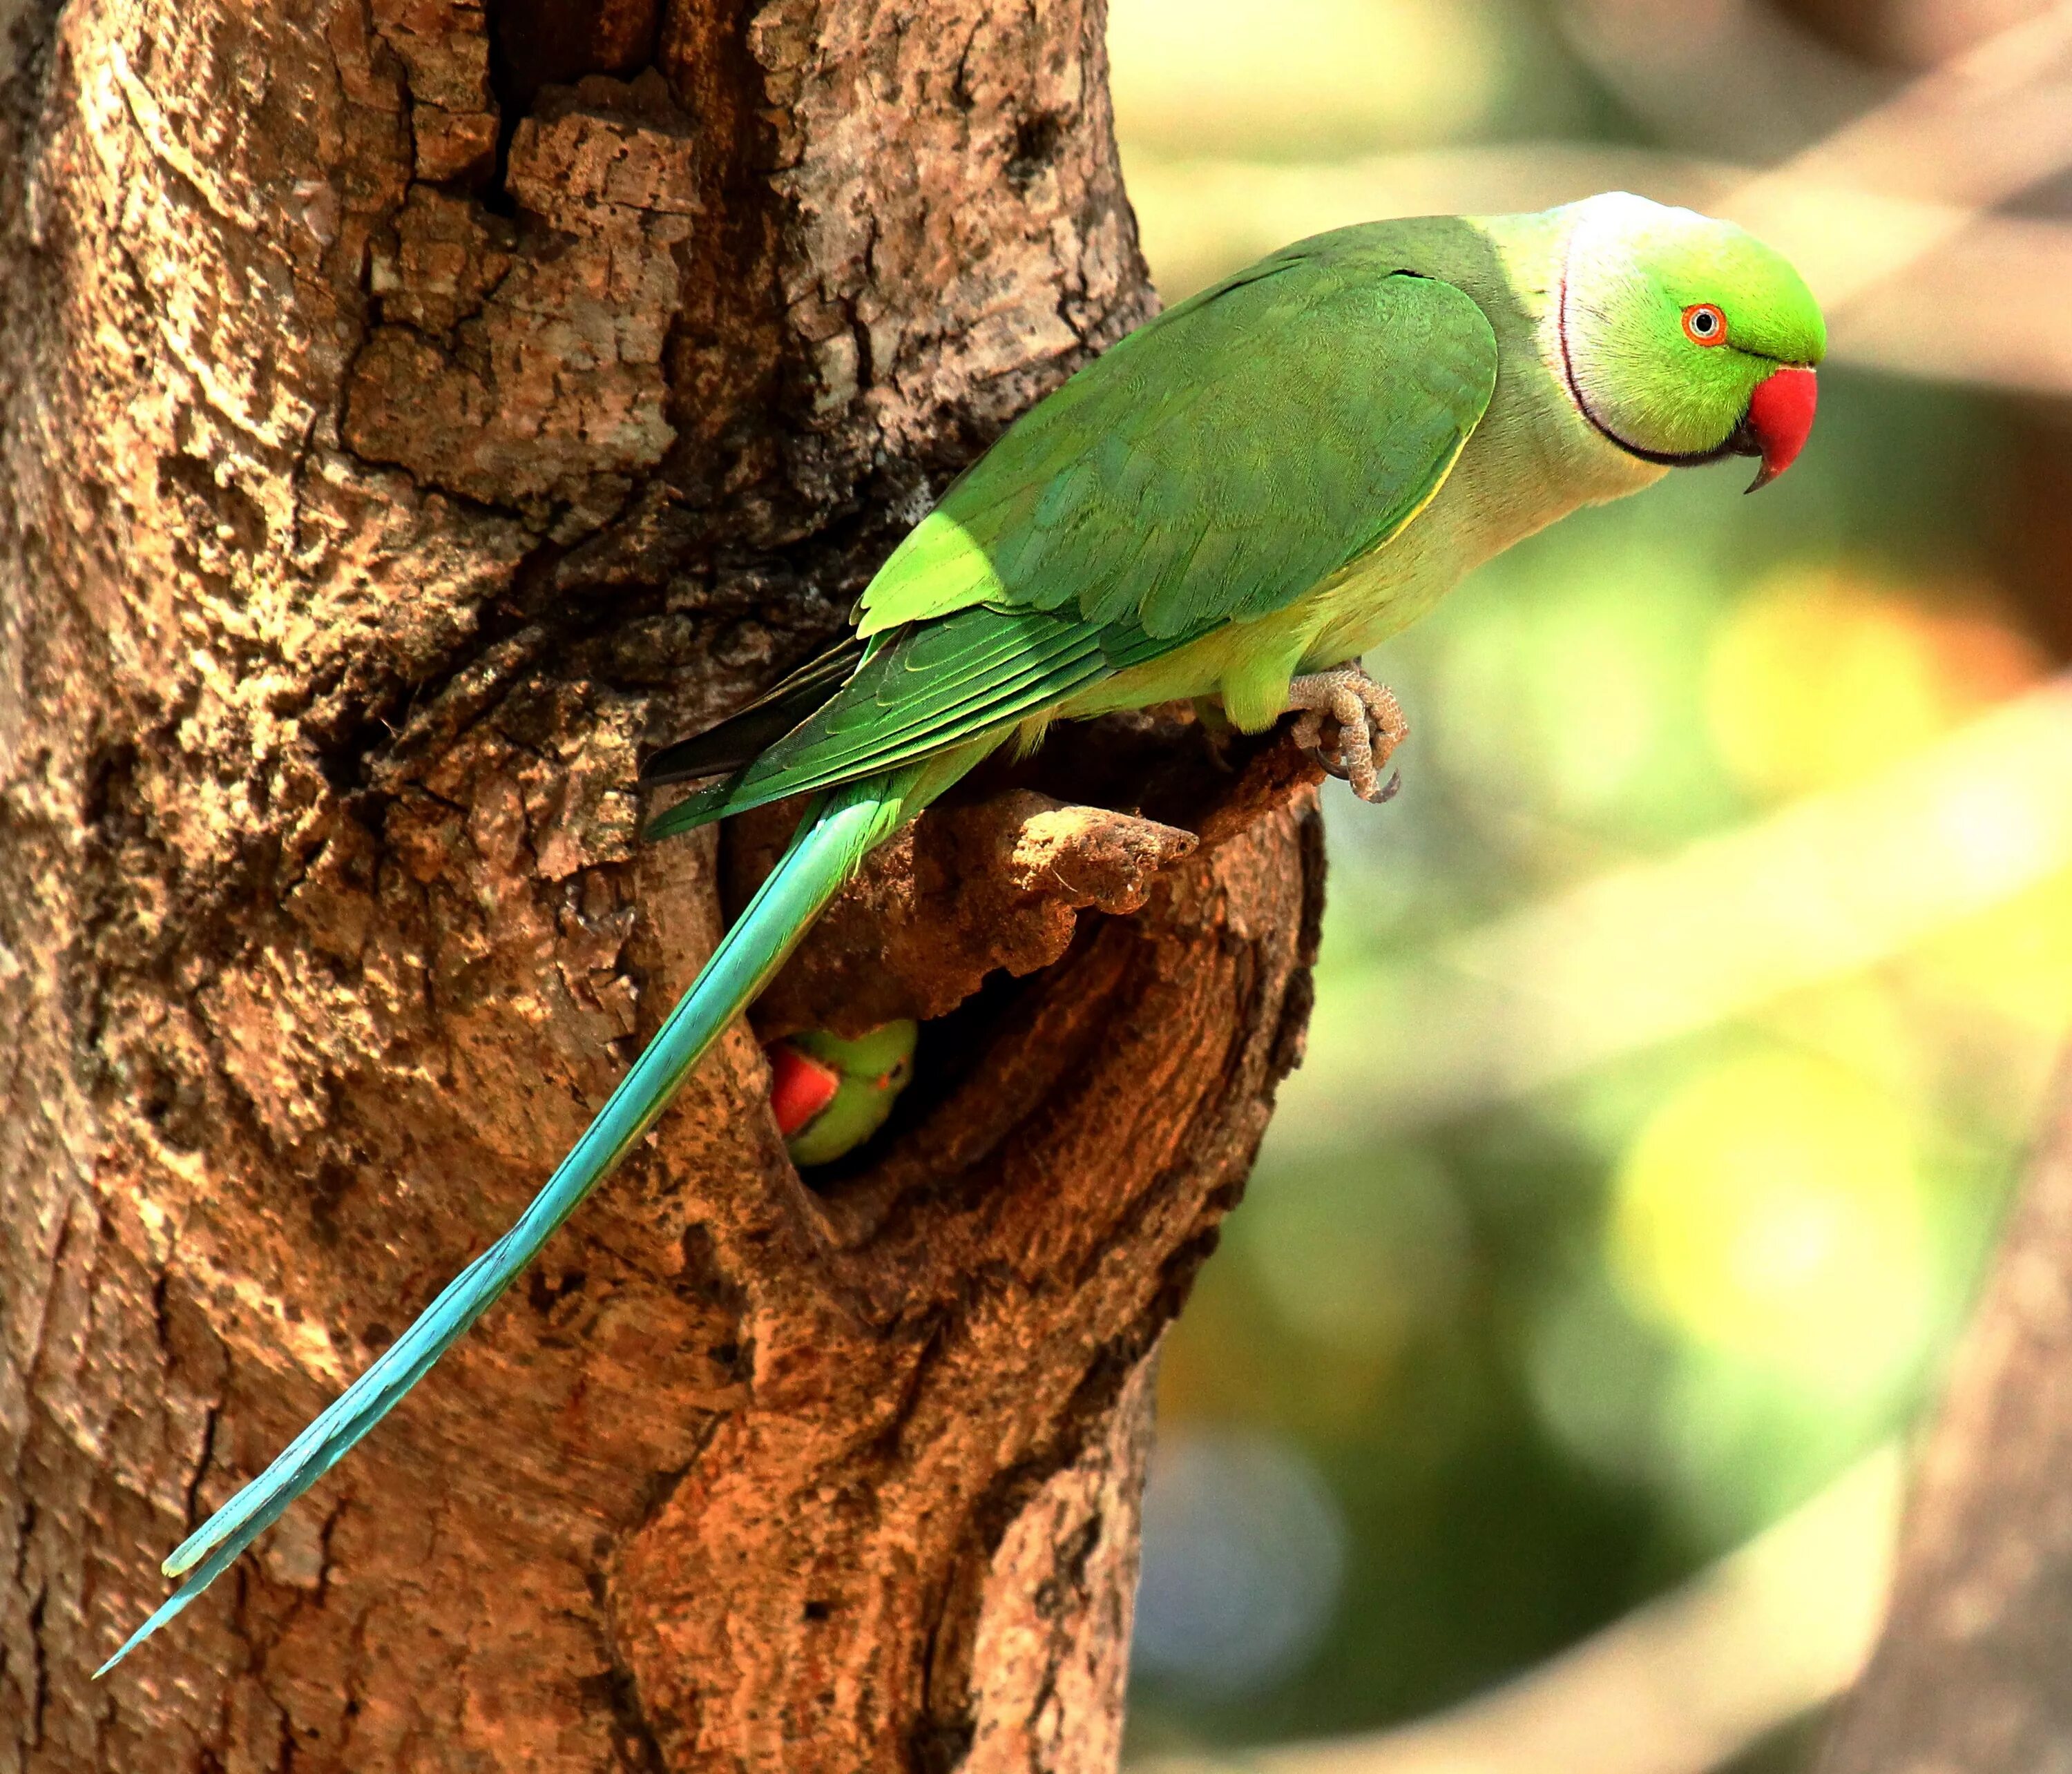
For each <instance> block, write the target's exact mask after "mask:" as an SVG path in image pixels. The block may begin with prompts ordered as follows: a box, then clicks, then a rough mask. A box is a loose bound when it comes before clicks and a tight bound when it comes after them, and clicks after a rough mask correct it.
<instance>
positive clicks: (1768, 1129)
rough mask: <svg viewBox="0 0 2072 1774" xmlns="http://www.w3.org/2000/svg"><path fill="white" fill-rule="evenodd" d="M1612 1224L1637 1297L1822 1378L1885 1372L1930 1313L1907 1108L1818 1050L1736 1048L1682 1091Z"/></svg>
mask: <svg viewBox="0 0 2072 1774" xmlns="http://www.w3.org/2000/svg"><path fill="white" fill-rule="evenodd" d="M1608 1230H1609V1240H1610V1250H1609V1257H1610V1260H1611V1268H1612V1272H1613V1274H1614V1277H1615V1279H1617V1281H1618V1283H1619V1285H1620V1287H1621V1289H1622V1291H1623V1292H1624V1293H1625V1295H1626V1297H1627V1298H1628V1300H1629V1301H1630V1304H1632V1305H1633V1307H1634V1309H1635V1310H1636V1311H1638V1312H1641V1313H1642V1314H1643V1315H1644V1316H1649V1317H1651V1318H1653V1319H1655V1320H1656V1321H1658V1322H1659V1323H1661V1324H1663V1325H1665V1326H1666V1327H1667V1328H1671V1329H1673V1330H1675V1332H1677V1333H1679V1334H1681V1335H1683V1336H1684V1337H1688V1338H1690V1339H1692V1341H1696V1342H1699V1343H1702V1344H1705V1345H1711V1346H1712V1347H1714V1348H1716V1349H1720V1350H1723V1351H1726V1352H1729V1353H1733V1354H1737V1355H1739V1356H1741V1357H1744V1358H1747V1359H1751V1360H1753V1361H1758V1362H1761V1363H1762V1364H1765V1365H1768V1366H1770V1367H1772V1368H1774V1369H1776V1370H1779V1371H1781V1372H1782V1373H1785V1374H1790V1375H1791V1376H1794V1377H1795V1378H1798V1379H1799V1381H1801V1382H1803V1384H1805V1385H1806V1386H1807V1387H1808V1388H1809V1389H1814V1390H1857V1389H1860V1388H1864V1387H1866V1386H1875V1385H1877V1383H1879V1382H1881V1380H1882V1379H1883V1378H1885V1377H1886V1376H1887V1375H1889V1374H1891V1373H1892V1372H1893V1370H1895V1369H1897V1368H1899V1367H1901V1366H1904V1365H1905V1364H1906V1363H1908V1362H1910V1361H1913V1360H1914V1359H1915V1358H1917V1357H1918V1354H1919V1353H1920V1349H1921V1345H1922V1339H1923V1337H1925V1336H1926V1333H1927V1331H1928V1329H1929V1328H1930V1318H1931V1315H1932V1312H1933V1308H1934V1281H1935V1278H1934V1273H1933V1269H1932V1263H1931V1261H1930V1243H1929V1238H1928V1228H1927V1225H1926V1209H1925V1205H1924V1201H1923V1196H1922V1180H1921V1161H1920V1157H1919V1154H1918V1151H1917V1149H1916V1137H1915V1135H1914V1131H1913V1128H1912V1126H1911V1122H1910V1117H1909V1116H1908V1115H1906V1114H1905V1112H1904V1111H1903V1110H1902V1108H1901V1106H1900V1105H1898V1104H1897V1103H1895V1102H1894V1101H1893V1099H1892V1098H1890V1097H1889V1095H1887V1094H1885V1092H1883V1091H1881V1090H1878V1089H1877V1088H1876V1087H1875V1086H1872V1085H1871V1084H1869V1083H1868V1082H1865V1081H1864V1079H1863V1078H1861V1077H1860V1076H1859V1075H1858V1074H1855V1073H1853V1072H1851V1071H1849V1070H1847V1069H1846V1068H1844V1067H1843V1066H1840V1065H1838V1064H1836V1063H1835V1062H1832V1061H1830V1060H1827V1059H1824V1058H1822V1057H1817V1056H1815V1055H1811V1054H1807V1053H1797V1052H1792V1051H1782V1050H1780V1051H1775V1052H1768V1053H1757V1054H1753V1055H1750V1056H1747V1057H1741V1058H1737V1059H1731V1060H1729V1061H1726V1062H1724V1063H1721V1064H1719V1065H1717V1066H1714V1067H1712V1068H1711V1069H1709V1070H1706V1071H1704V1072H1702V1073H1700V1074H1699V1075H1698V1076H1697V1077H1696V1078H1694V1079H1692V1081H1691V1082H1688V1084H1686V1085H1685V1086H1683V1088H1682V1089H1680V1090H1678V1091H1677V1092H1676V1093H1675V1094H1674V1095H1672V1096H1671V1098H1670V1099H1669V1100H1668V1101H1667V1103H1664V1104H1663V1106H1662V1107H1661V1108H1659V1110H1658V1111H1656V1112H1655V1115H1653V1116H1652V1117H1651V1119H1649V1120H1648V1121H1647V1123H1646V1124H1645V1125H1644V1126H1643V1127H1642V1129H1641V1131H1640V1132H1639V1134H1638V1135H1637V1137H1636V1138H1635V1139H1634V1141H1633V1142H1632V1144H1631V1145H1630V1147H1629V1148H1627V1150H1626V1154H1625V1156H1624V1158H1623V1160H1622V1163H1621V1164H1620V1166H1619V1169H1618V1177H1617V1180H1616V1182H1615V1185H1614V1201H1613V1209H1612V1213H1611V1216H1610V1219H1609V1229H1608Z"/></svg>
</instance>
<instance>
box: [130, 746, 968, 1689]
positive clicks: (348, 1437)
mask: <svg viewBox="0 0 2072 1774" xmlns="http://www.w3.org/2000/svg"><path fill="white" fill-rule="evenodd" d="M949 762H950V760H948V759H946V758H937V759H934V760H931V761H930V762H927V763H924V764H922V765H919V766H910V767H909V768H907V769H905V770H900V771H898V772H896V773H895V774H891V775H888V776H880V777H874V778H870V779H868V780H866V781H865V782H857V783H854V784H851V785H850V786H847V787H845V788H842V789H840V790H836V791H834V792H833V794H831V795H829V796H828V798H827V799H825V800H824V802H822V803H820V806H819V807H817V808H816V809H815V810H814V811H812V812H811V813H809V814H808V816H807V817H806V819H804V820H803V821H802V822H801V823H800V828H799V835H798V836H796V837H795V838H794V839H793V840H791V848H790V849H789V850H787V852H785V854H784V857H783V860H782V861H780V862H779V864H778V865H777V867H776V869H775V872H773V873H771V877H770V878H769V879H768V880H767V881H765V882H764V883H763V886H762V889H761V890H760V891H759V892H758V893H757V894H756V895H755V897H754V899H753V900H751V901H750V902H749V905H748V909H747V910H746V911H744V912H743V913H742V914H741V916H740V918H738V920H737V921H736V922H735V923H734V926H733V928H732V929H730V930H728V931H727V933H726V936H725V937H723V938H722V939H721V942H720V945H719V947H717V949H715V950H714V951H713V956H712V959H710V960H709V961H708V962H707V963H705V967H704V968H703V970H702V971H701V972H700V973H699V975H698V976H697V979H695V980H693V982H692V984H691V988H690V990H689V991H688V992H685V994H684V996H683V997H682V999H681V1000H680V1001H679V1002H678V1004H677V1005H676V1008H675V1009H674V1010H672V1011H671V1012H669V1016H668V1020H667V1021H666V1022H664V1024H663V1025H662V1027H661V1029H660V1030H659V1031H658V1032H657V1033H656V1037H655V1038H654V1040H653V1041H650V1042H649V1043H648V1046H647V1049H646V1050H645V1051H643V1053H642V1054H641V1055H640V1057H639V1059H637V1060H635V1062H634V1063H633V1067H632V1070H631V1071H629V1072H627V1074H626V1076H625V1077H624V1078H623V1079H621V1080H620V1081H619V1087H618V1089H616V1090H614V1091H613V1092H612V1093H611V1098H610V1100H608V1101H607V1102H606V1103H605V1106H604V1107H602V1109H601V1110H599V1111H598V1115H597V1119H595V1120H594V1121H593V1122H591V1123H590V1127H589V1128H588V1129H587V1130H586V1131H585V1133H584V1134H583V1136H582V1139H580V1140H578V1141H577V1142H576V1144H575V1146H574V1149H573V1150H571V1151H570V1152H569V1155H568V1156H567V1157H565V1158H564V1159H563V1160H561V1164H560V1165H559V1167H558V1168H557V1169H556V1170H555V1172H554V1174H553V1176H552V1177H549V1179H548V1181H547V1185H546V1187H545V1188H544V1189H541V1191H540V1193H538V1194H537V1196H535V1197H533V1200H532V1205H531V1206H529V1207H528V1208H527V1209H525V1211H524V1213H523V1214H522V1215H521V1216H520V1218H519V1220H518V1222H517V1224H516V1225H515V1226H512V1228H511V1230H509V1231H508V1232H506V1233H505V1234H504V1236H503V1237H502V1238H499V1239H498V1240H497V1241H496V1242H495V1243H494V1244H493V1245H491V1246H490V1247H489V1248H488V1249H487V1250H485V1251H483V1254H482V1255H480V1256H479V1257H477V1258H476V1259H475V1261H474V1262H472V1263H470V1264H469V1265H468V1266H467V1267H466V1268H465V1269H463V1270H462V1271H461V1272H460V1273H459V1274H458V1275H456V1276H454V1279H452V1280H451V1281H450V1282H448V1283H446V1287H445V1288H444V1289H443V1290H442V1291H441V1292H440V1294H439V1296H438V1299H436V1300H434V1301H433V1302H432V1303H431V1304H430V1305H429V1306H428V1307H426V1308H425V1310H424V1312H422V1313H421V1314H420V1315H419V1316H418V1318H417V1322H416V1323H415V1324H413V1325H411V1327H410V1328H409V1330H407V1331H405V1333H403V1335H402V1336H401V1337H399V1338H398V1339H397V1341H395V1342H394V1343H393V1344H392V1345H390V1346H389V1348H388V1349H386V1350H385V1351H384V1352H383V1353H382V1355H381V1357H380V1359H379V1360H378V1361H376V1362H375V1364H374V1365H373V1366H372V1367H370V1368H369V1369H368V1370H367V1371H366V1372H365V1373H364V1374H361V1375H360V1378H358V1379H356V1380H355V1381H354V1382H352V1385H351V1386H348V1387H347V1388H346V1390H345V1391H344V1392H343V1393H342V1394H340V1395H339V1397H338V1398H337V1399H336V1400H335V1401H334V1402H332V1404H331V1406H330V1407H329V1408H328V1409H327V1410H326V1411H324V1412H323V1414H322V1415H320V1416H319V1417H318V1418H317V1419H316V1420H315V1422H314V1423H311V1424H310V1426H309V1427H308V1428H306V1429H305V1430H304V1431H302V1433H301V1434H300V1435H298V1436H296V1437H295V1439H294V1440H293V1441H292V1442H290V1443H289V1444H288V1446H287V1447H286V1449H284V1450H283V1451H282V1453H281V1455H280V1456H279V1457H278V1458H277V1459H276V1460H274V1462H273V1464H272V1465H270V1466H269V1467H268V1468H266V1470H265V1472H261V1474H260V1475H259V1476H257V1478H255V1479H253V1480H252V1482H251V1483H250V1484H247V1485H246V1486H245V1488H244V1489H242V1490H240V1492H238V1493H237V1494H236V1496H235V1497H232V1498H231V1500H230V1501H228V1503H226V1504H224V1506H223V1507H222V1508H221V1509H219V1510H217V1511H216V1513H215V1514H214V1515H212V1516H211V1517H209V1519H208V1521H205V1522H203V1524H202V1526H201V1527H200V1529H199V1530H198V1531H197V1532H195V1534H192V1535H191V1536H190V1537H189V1538H187V1540H186V1541H185V1542H183V1543H182V1544H181V1545H180V1546H179V1548H178V1549H177V1550H175V1552H174V1553H173V1555H172V1556H171V1558H168V1559H166V1563H165V1566H164V1569H165V1572H166V1575H167V1576H169V1577H181V1576H184V1577H185V1578H186V1579H187V1580H186V1581H185V1582H184V1583H182V1584H181V1585H180V1587H179V1589H178V1590H176V1591H175V1592H174V1593H173V1594H172V1595H169V1596H168V1597H166V1601H165V1603H164V1604H163V1605H162V1607H160V1608H159V1609H158V1612H155V1613H154V1614H153V1615H152V1616H151V1617H150V1619H149V1620H146V1621H145V1622H144V1624H142V1626H140V1627H138V1628H137V1630H136V1631H135V1632H133V1633H131V1634H130V1636H129V1640H128V1641H127V1642H126V1643H125V1644H124V1645H123V1647H122V1649H121V1650H119V1651H117V1653H115V1655H114V1656H113V1657H110V1658H109V1660H108V1661H106V1662H105V1663H104V1664H102V1665H101V1667H100V1668H99V1669H97V1670H96V1671H95V1672H94V1674H95V1675H96V1677H100V1676H104V1675H105V1674H107V1673H108V1672H109V1670H110V1669H113V1668H114V1667H115V1665H117V1664H118V1663H120V1662H121V1661H122V1660H123V1658H125V1657H127V1656H128V1655H129V1653H131V1652H132V1651H134V1650H135V1649H136V1648H137V1647H138V1645H141V1644H142V1643H143V1642H144V1641H145V1640H146V1639H147V1638H149V1637H150V1636H151V1635H152V1634H153V1633H154V1632H157V1631H158V1628H160V1627H162V1626H163V1625H164V1624H166V1622H167V1621H168V1620H171V1619H172V1618H173V1617H174V1616H175V1615H177V1614H179V1612H181V1611H182V1610H183V1608H186V1607H187V1604H188V1603H189V1602H191V1601H192V1600H193V1599H195V1596H197V1595H199V1594H200V1593H201V1592H202V1591H203V1590H204V1589H206V1588H208V1586H209V1585H210V1584H211V1583H214V1582H215V1581H216V1579H217V1578H218V1577H219V1576H220V1575H222V1574H223V1572H224V1570H225V1569H227V1568H228V1566H229V1565H230V1564H231V1563H232V1561H233V1560H234V1559H235V1558H236V1557H237V1555H238V1554H240V1552H242V1551H244V1550H245V1548H246V1547H247V1546H249V1545H251V1543H252V1542H253V1540H255V1539H256V1538H258V1536H259V1535H260V1534H261V1533H263V1532H264V1531H265V1530H266V1529H267V1528H269V1526H272V1525H273V1522H274V1521H276V1520H277V1518H278V1517H279V1516H280V1514H281V1513H282V1511H283V1510H284V1509H286V1508H287V1506H288V1505H290V1503H292V1502H294V1500H295V1499H296V1498H297V1497H300V1496H301V1495H302V1493H303V1492H305V1491H306V1490H307V1489H309V1488H310V1485H312V1484H315V1482H316V1481H317V1480H319V1478H321V1477H323V1475H324V1474H325V1473H326V1472H329V1471H330V1470H331V1468H332V1467H334V1466H335V1465H336V1464H338V1463H339V1460H342V1459H343V1458H344V1457H345V1456H346V1455H347V1453H348V1452H351V1450H352V1448H353V1446H354V1445H355V1443H357V1442H358V1441H359V1440H360V1437H361V1436H363V1435H365V1434H366V1433H367V1432H368V1430H370V1429H372V1427H374V1426H375V1424H376V1423H379V1422H380V1420H381V1419H383V1418H384V1416H386V1415H388V1414H389V1411H390V1410H391V1409H393V1407H394V1406H395V1405H396V1403H397V1402H398V1401H399V1400H400V1399H401V1398H402V1396H403V1394H405V1393H406V1392H408V1391H409V1390H410V1388H411V1387H412V1386H415V1385H416V1384H417V1382H418V1381H419V1380H421V1379H422V1378H424V1376H425V1374H426V1371H427V1370H429V1369H430V1367H431V1365H432V1364H433V1363H434V1361H438V1358H439V1357H441V1356H442V1355H443V1354H445V1353H446V1351H447V1349H450V1348H451V1347H452V1346H453V1345H454V1342H455V1341H458V1339H459V1337H460V1336H461V1335H462V1333H463V1332H465V1331H466V1330H467V1328H468V1326H469V1325H471V1324H473V1323H474V1322H475V1320H476V1319H478V1318H479V1317H480V1316H482V1314H483V1311H484V1310H485V1309H487V1307H488V1305H489V1304H490V1302H491V1301H492V1300H495V1298H496V1296H498V1295H499V1294H500V1293H502V1292H503V1291H504V1289H505V1288H506V1287H508V1286H509V1285H510V1283H511V1281H512V1278H513V1277H514V1276H516V1275H517V1274H518V1272H519V1271H520V1270H521V1269H523V1268H524V1267H525V1265H526V1264H527V1263H529V1262H531V1261H532V1258H533V1256H534V1255H535V1254H536V1253H537V1251H538V1250H539V1248H540V1246H541V1245H543V1244H545V1242H547V1240H548V1239H549V1238H550V1237H552V1236H553V1233H554V1232H555V1230H557V1228H558V1227H559V1226H561V1222H563V1221H564V1220H565V1219H566V1218H568V1217H569V1214H571V1213H574V1211H575V1210H576V1209H577V1207H578V1205H580V1204H581V1203H582V1199H583V1197H585V1196H586V1195H587V1194H589V1193H590V1191H591V1190H592V1189H594V1188H595V1187H596V1186H597V1185H598V1184H599V1183H601V1182H602V1181H604V1179H605V1178H606V1177H609V1176H610V1175H611V1172H613V1171H614V1170H615V1169H616V1168H618V1166H619V1160H621V1159H623V1158H624V1157H625V1156H626V1154H627V1152H629V1151H630V1150H631V1148H632V1147H633V1144H634V1143H635V1141H636V1140H639V1138H640V1137H641V1135H643V1134H645V1133H646V1132H647V1131H648V1128H649V1127H652V1126H653V1125H654V1123H655V1119H656V1117H657V1116H658V1115H660V1114H661V1112H662V1111H663V1110H664V1108H666V1107H668V1103H669V1099H670V1098H672V1096H674V1095H675V1094H676V1088H677V1086H679V1085H680V1084H681V1083H682V1082H684V1079H685V1077H686V1076H688V1075H689V1072H690V1070H691V1068H692V1067H693V1066H695V1065H697V1062H698V1061H699V1059H700V1058H701V1057H702V1056H703V1055H704V1053H705V1049H707V1048H708V1047H709V1046H710V1045H712V1044H713V1041H714V1040H715V1039H716V1038H717V1037H718V1035H719V1034H720V1033H721V1031H722V1030H723V1029H725V1028H726V1025H728V1023H730V1021H732V1020H733V1019H734V1016H736V1015H738V1013H739V1012H741V1011H742V1009H743V1008H746V1006H747V1005H748V1004H750V1002H751V1001H752V1000H754V997H755V996H756V994H757V993H758V992H760V991H762V989H763V987H764V986H765V985H767V984H768V983H769V980H770V977H771V975H772V974H774V973H775V971H777V969H778V968H779V967H781V966H782V965H783V962H784V959H785V957H786V956H787V955H789V954H790V953H791V949H792V947H793V945H794V944H796V942H798V940H799V938H800V936H801V935H802V934H804V932H805V930H807V928H808V926H810V925H811V924H812V922H813V919H814V918H815V917H816V915H818V914H819V912H820V909H821V907H823V906H824V905H826V904H827V902H828V900H830V899H832V898H833V897H834V895H835V894H836V893H838V892H839V891H840V890H841V887H842V885H843V884H844V883H845V882H846V881H848V880H849V877H850V876H852V875H853V874H854V873H855V872H856V869H857V865H858V864H861V861H862V860H863V859H864V857H865V856H867V855H869V854H870V851H871V850H872V849H873V848H874V847H875V846H876V845H877V844H879V843H880V842H881V841H882V840H884V839H885V838H886V837H887V836H890V833H891V832H894V830H895V829H897V827H898V826H899V825H900V824H901V823H903V822H904V821H905V820H906V819H907V818H909V817H910V816H911V815H912V814H914V813H915V812H917V811H919V808H920V807H922V806H923V805H925V804H926V803H927V801H928V800H929V799H933V797H934V795H935V794H939V793H940V792H941V790H942V789H943V787H945V786H948V784H947V782H945V781H944V780H943V778H944V777H946V776H948V778H950V779H951V780H954V778H955V775H956V774H962V770H961V769H956V770H954V773H952V770H951V769H947V768H945V766H946V765H948V764H949ZM965 767H968V765H966V766H965Z"/></svg>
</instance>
